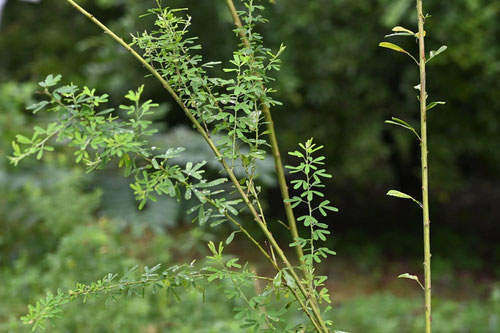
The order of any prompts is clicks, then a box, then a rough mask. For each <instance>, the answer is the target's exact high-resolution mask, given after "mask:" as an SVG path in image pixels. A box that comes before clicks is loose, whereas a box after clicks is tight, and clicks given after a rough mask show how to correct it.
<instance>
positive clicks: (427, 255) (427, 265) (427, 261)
mask: <svg viewBox="0 0 500 333" xmlns="http://www.w3.org/2000/svg"><path fill="white" fill-rule="evenodd" d="M417 14H418V41H419V68H420V126H421V129H420V132H421V134H420V136H421V139H422V140H421V145H420V148H421V159H422V205H423V207H422V209H423V224H424V274H425V282H424V286H425V332H426V333H431V245H430V222H431V221H430V219H429V178H428V177H429V176H428V163H427V154H428V151H427V91H426V75H425V74H426V73H425V61H426V59H425V43H424V38H425V30H424V23H425V22H424V21H425V17H424V14H423V10H422V0H417Z"/></svg>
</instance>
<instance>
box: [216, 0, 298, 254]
mask: <svg viewBox="0 0 500 333" xmlns="http://www.w3.org/2000/svg"><path fill="white" fill-rule="evenodd" d="M226 4H227V7H228V9H229V12H230V13H231V17H232V18H233V21H234V25H235V26H236V28H238V29H241V28H243V24H242V23H241V19H240V17H239V15H238V12H237V10H236V8H235V6H234V3H233V0H226ZM239 35H240V39H241V40H242V42H243V45H245V47H250V42H249V41H248V38H247V36H246V35H245V32H244V31H242V30H240V32H239ZM262 113H264V118H265V120H266V127H267V132H268V136H269V140H270V141H271V142H270V144H271V151H272V154H273V158H274V167H275V169H276V175H277V176H278V183H279V186H280V191H281V196H282V197H283V202H284V207H285V213H286V217H287V220H288V226H289V228H290V233H291V234H292V237H293V238H294V239H295V238H297V237H299V232H298V230H297V223H296V221H295V215H294V213H293V209H292V205H291V203H290V202H288V200H289V199H290V194H289V193H288V185H287V183H286V179H285V170H284V168H283V162H282V161H281V154H280V149H279V145H278V139H277V138H276V130H275V129H274V121H273V117H272V115H271V110H270V109H269V107H268V106H267V105H265V104H263V105H262ZM295 251H296V252H297V257H298V259H299V260H300V259H301V258H302V257H303V256H304V253H303V251H302V248H301V247H300V246H295Z"/></svg>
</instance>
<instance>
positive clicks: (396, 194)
mask: <svg viewBox="0 0 500 333" xmlns="http://www.w3.org/2000/svg"><path fill="white" fill-rule="evenodd" d="M386 195H389V196H391V197H397V198H401V199H410V200H413V201H414V202H415V203H417V204H418V205H419V206H420V207H422V203H421V202H420V201H417V200H415V199H413V197H412V196H411V195H408V194H406V193H403V192H400V191H396V190H390V191H389V192H387V194H386Z"/></svg>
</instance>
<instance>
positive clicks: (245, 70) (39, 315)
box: [10, 0, 336, 332]
mask: <svg viewBox="0 0 500 333" xmlns="http://www.w3.org/2000/svg"><path fill="white" fill-rule="evenodd" d="M67 2H68V3H70V4H71V5H73V6H74V7H75V8H76V9H77V10H78V11H79V12H81V13H82V14H84V15H85V16H87V17H88V18H89V19H90V20H92V21H93V22H94V23H95V24H97V25H98V26H99V27H100V28H101V29H103V30H104V32H105V33H107V34H109V35H110V36H111V37H112V38H113V39H114V40H115V41H117V42H118V43H120V44H121V45H122V46H123V47H125V48H126V49H127V50H128V51H129V52H130V53H131V54H132V55H133V56H134V57H135V58H136V59H137V60H138V61H139V62H140V63H141V64H142V65H143V66H144V67H145V68H146V69H148V70H149V71H150V72H151V74H152V75H153V77H154V78H156V79H157V80H158V81H159V82H160V83H161V84H162V86H163V87H164V88H165V90H166V91H167V92H168V93H169V94H170V95H171V96H172V97H173V99H174V100H175V102H176V103H177V104H178V106H179V107H180V109H181V110H182V111H183V112H184V114H185V115H186V116H187V118H188V119H189V120H190V121H191V123H192V125H193V127H194V128H195V129H196V130H197V131H198V133H199V134H200V135H201V136H202V137H203V139H204V140H205V142H206V144H207V145H208V146H209V147H210V149H211V150H212V152H213V153H214V155H215V159H216V160H217V161H218V162H219V163H220V166H221V170H220V171H221V173H223V174H224V176H225V177H222V178H216V179H207V178H206V176H205V174H204V173H205V170H204V166H205V164H206V163H207V162H206V161H204V162H200V163H192V162H187V163H186V164H185V165H180V164H179V163H175V160H174V158H175V157H177V156H178V155H179V154H181V153H182V151H183V150H184V149H183V148H182V147H161V148H158V147H156V146H153V145H152V144H151V143H150V137H151V136H152V135H153V134H154V133H155V129H154V128H153V127H152V122H151V121H150V120H148V117H149V116H151V115H152V113H153V110H154V109H155V108H156V107H158V105H157V104H155V103H153V102H152V101H151V100H147V101H145V102H143V101H142V100H141V96H142V94H143V91H144V86H141V87H139V88H138V89H137V90H136V91H129V92H128V93H127V94H126V95H125V98H126V99H127V100H128V104H127V105H120V107H119V110H114V109H112V108H105V107H103V106H104V105H105V104H106V103H107V102H108V95H107V94H102V95H99V94H96V90H95V89H91V88H88V87H86V86H84V87H83V88H79V87H78V86H76V85H74V84H69V85H63V86H58V84H59V82H60V80H61V76H60V75H56V76H54V75H49V76H48V77H47V78H46V79H45V80H44V81H42V82H40V86H41V87H42V89H43V94H44V95H45V96H46V97H47V100H43V101H41V102H39V103H37V104H35V105H33V106H31V107H30V108H29V109H30V110H32V111H33V112H34V113H37V112H39V111H41V110H46V111H47V112H49V113H51V114H53V118H54V121H52V122H50V123H49V124H48V125H47V126H46V127H40V126H35V127H34V132H33V134H32V135H30V136H25V135H21V134H18V135H17V137H16V141H14V142H13V143H12V147H13V150H14V153H13V156H11V157H10V161H11V163H12V164H14V165H17V164H18V163H19V162H20V161H21V160H23V159H24V158H26V157H28V156H31V155H35V156H36V157H37V159H41V158H42V157H43V156H44V154H45V153H46V152H50V151H53V150H54V144H53V143H52V142H54V141H55V143H56V144H57V143H58V142H64V143H67V144H68V145H69V146H71V147H74V148H75V152H74V155H75V162H76V163H83V164H84V165H85V166H86V168H87V171H89V172H90V171H94V170H97V169H102V168H104V167H105V166H106V165H108V164H109V163H110V162H112V161H113V160H118V166H119V167H120V168H123V169H124V175H125V176H126V177H128V176H131V177H133V178H134V180H135V182H134V183H133V184H131V188H132V190H133V191H134V194H135V196H136V199H137V200H138V201H139V202H140V204H139V209H142V208H144V207H145V205H146V204H148V202H149V201H156V200H157V197H158V196H160V195H168V196H170V197H174V198H177V199H178V200H181V199H182V198H184V199H185V200H190V199H191V198H196V199H197V200H198V204H196V205H195V206H193V207H192V208H191V209H189V210H188V212H187V213H188V214H192V213H196V215H195V218H194V220H196V221H197V222H198V223H199V224H200V225H205V224H210V225H211V226H217V225H219V224H221V223H230V224H232V225H233V226H234V227H235V228H236V231H234V232H233V233H231V235H230V236H229V237H228V238H227V239H226V243H227V244H230V243H231V242H232V241H233V239H234V237H235V235H236V234H237V233H241V234H243V235H245V236H246V237H247V238H248V239H249V240H250V241H251V242H252V243H253V244H254V245H255V246H256V247H257V249H258V250H259V251H260V253H261V254H262V255H263V256H264V258H265V259H266V260H267V261H268V262H269V264H270V265H271V266H272V267H273V268H274V269H275V270H276V272H277V274H276V275H275V276H274V278H271V277H265V276H259V275H257V274H254V273H252V272H250V270H249V269H248V267H247V265H244V266H241V265H240V264H239V263H237V258H233V259H229V260H226V259H225V258H224V257H223V253H222V251H223V245H222V243H220V244H219V245H218V246H217V247H216V246H215V245H214V244H213V243H209V249H210V251H211V252H212V256H210V257H208V258H207V259H208V260H207V264H206V266H205V267H202V268H196V267H195V266H194V265H193V263H191V264H189V265H180V266H173V267H170V268H168V269H166V270H164V271H162V272H161V273H160V271H159V269H160V265H155V266H154V267H153V268H149V267H148V266H145V267H144V270H143V273H141V274H138V273H136V269H137V267H135V268H133V269H130V270H127V271H126V272H125V274H124V275H123V276H122V277H121V278H120V279H117V275H116V274H112V273H109V274H107V275H106V276H105V277H104V278H103V279H101V280H98V281H97V282H94V283H90V284H78V285H77V286H76V287H75V288H74V289H72V290H69V291H68V292H62V291H58V292H57V293H56V294H55V295H54V294H50V293H49V294H48V295H47V297H46V298H45V299H42V300H40V301H38V302H36V303H35V304H34V305H32V306H30V307H29V313H28V314H27V315H26V316H24V317H23V321H24V322H25V323H27V324H30V325H32V327H33V329H37V328H43V327H44V324H45V321H46V320H51V319H53V318H55V317H57V316H58V315H59V313H60V312H61V311H62V309H61V306H62V305H63V304H66V303H67V302H69V301H73V300H76V299H83V300H86V299H87V298H89V297H93V296H96V295H102V294H104V295H107V298H108V299H109V300H114V299H115V298H116V296H118V295H127V296H132V295H142V294H144V290H145V289H147V288H148V289H151V290H152V292H153V293H155V292H157V291H159V290H160V289H165V290H167V293H168V294H169V295H172V296H173V297H174V298H176V299H177V298H179V296H178V295H177V292H176V290H177V289H179V288H184V289H196V290H200V291H202V292H204V287H205V285H204V283H202V282H201V281H206V282H211V281H214V280H229V281H230V282H231V285H232V290H231V291H230V292H228V294H227V296H228V298H230V299H231V298H234V297H239V298H240V299H242V300H243V301H244V303H245V304H246V307H245V308H236V309H235V310H236V311H237V314H236V318H237V319H242V320H244V324H243V325H242V327H249V328H253V329H254V330H262V329H264V330H269V331H277V330H279V331H293V330H296V329H299V328H300V327H302V326H303V325H302V324H300V325H298V326H297V325H296V324H292V323H288V322H286V321H285V320H284V319H283V318H281V316H282V315H283V314H284V313H285V312H287V311H288V310H289V309H290V308H292V307H291V304H293V303H295V302H296V303H297V304H298V306H299V308H300V309H301V311H302V312H303V313H304V314H305V315H306V317H307V318H308V319H309V324H308V325H307V326H306V327H305V329H306V330H307V329H314V330H316V331H318V332H329V326H331V325H332V323H331V321H328V320H326V319H325V313H326V312H327V311H328V310H330V309H331V307H330V306H326V308H325V309H322V303H323V302H327V303H329V302H330V299H329V296H328V290H327V289H326V288H325V287H324V282H325V280H326V277H324V276H316V275H315V268H314V263H320V262H321V258H322V257H323V258H326V257H327V255H328V254H335V253H334V252H333V251H331V250H330V249H328V248H326V247H317V246H316V245H315V242H317V241H319V240H321V241H324V240H326V236H327V235H328V234H329V231H328V230H327V227H328V226H327V224H325V223H321V222H319V221H318V220H317V218H316V217H315V216H314V214H315V212H316V211H318V212H320V213H321V215H323V216H324V217H325V216H326V215H327V211H336V208H334V207H332V206H330V202H329V201H328V200H323V201H321V203H319V204H317V205H314V201H315V199H316V198H318V197H323V193H322V192H321V191H319V189H320V188H321V187H323V186H324V185H323V184H322V182H321V178H330V177H331V176H330V175H329V174H327V173H326V171H325V170H324V169H319V166H320V165H322V164H323V162H322V161H323V160H324V157H323V156H318V157H313V156H312V154H313V153H315V152H316V151H318V150H319V149H321V148H322V147H317V146H316V145H315V144H313V143H312V139H311V140H308V141H307V142H306V143H305V145H301V147H302V149H303V150H304V153H300V152H294V153H292V155H294V156H297V157H300V158H302V159H303V161H302V162H301V163H300V165H298V166H296V167H293V166H291V167H290V166H289V168H290V169H292V172H301V173H303V174H304V176H305V180H294V182H293V183H294V184H295V186H294V187H295V189H299V188H302V190H303V192H302V193H301V195H300V196H296V197H293V198H291V199H290V198H289V196H288V190H287V184H286V182H285V178H284V170H283V167H282V163H281V159H280V152H279V148H278V146H277V139H276V134H275V131H274V127H273V122H272V117H271V112H270V107H271V106H273V105H278V104H280V103H279V102H278V101H276V100H274V99H273V98H272V97H271V96H270V94H271V93H272V92H273V90H272V89H271V88H269V87H268V84H269V83H270V82H271V81H272V80H273V79H272V77H271V76H270V75H269V74H268V73H269V72H270V71H273V70H279V68H280V65H279V64H280V60H279V56H280V55H281V54H282V53H283V51H284V50H285V47H284V46H281V47H280V49H279V50H278V51H277V52H276V53H272V52H271V50H269V49H267V48H265V47H264V46H263V44H262V37H261V35H260V34H259V33H257V32H256V30H255V26H256V25H257V24H259V23H263V22H265V19H263V18H262V16H261V15H260V13H259V11H261V10H262V9H263V7H262V6H259V5H255V4H254V1H253V0H248V1H244V4H245V6H246V9H247V10H246V11H245V12H238V11H236V9H235V7H234V4H233V3H232V1H227V5H228V8H229V10H230V12H231V14H232V16H233V18H234V21H235V24H236V29H235V30H234V31H235V32H236V34H237V35H238V36H239V37H240V41H241V44H240V48H239V49H238V50H237V51H235V52H234V53H233V57H232V60H230V64H231V65H230V67H227V68H224V72H226V73H228V74H227V75H231V78H217V77H211V76H209V74H208V73H207V72H208V71H209V70H210V69H211V68H212V67H213V66H217V65H219V62H208V63H203V62H202V57H201V56H200V55H199V54H198V53H197V50H199V49H200V48H201V47H200V46H199V45H197V44H195V38H193V37H189V35H188V28H189V25H190V20H191V18H190V17H189V16H187V15H183V10H179V9H170V8H164V7H163V6H162V4H161V2H160V1H157V5H158V6H157V7H156V8H154V9H151V10H150V11H149V13H148V14H149V15H151V16H153V17H154V18H155V27H156V28H155V29H156V30H154V31H152V32H144V33H142V34H140V35H139V34H138V35H137V36H133V41H132V43H130V44H127V43H125V42H124V41H123V39H121V38H120V37H118V36H117V35H116V34H114V33H113V32H112V31H111V30H110V29H109V28H107V27H106V26H105V25H104V24H102V23H101V22H100V21H98V20H97V19H96V18H95V17H94V16H93V15H92V14H90V13H88V12H86V11H85V10H84V9H83V8H82V7H80V6H79V5H78V4H77V3H76V2H74V1H72V0H67ZM240 15H242V20H241V19H240ZM242 21H243V22H244V24H243V23H242ZM134 46H137V47H138V48H139V49H141V50H142V53H143V54H142V55H140V54H139V53H138V52H137V51H135V50H134V49H133V47H134ZM262 115H264V116H262ZM263 127H265V129H263ZM216 134H218V135H219V137H220V138H221V139H220V140H217V141H215V140H214V138H215V137H216V136H215V135H216ZM266 134H267V135H269V139H270V141H269V142H268V141H267V140H266V139H265V135H266ZM266 146H270V147H271V150H272V152H273V156H274V159H275V165H276V171H277V174H278V181H279V183H280V188H281V192H282V195H283V197H284V206H285V211H286V213H287V218H288V222H289V223H288V226H287V228H288V229H289V230H290V232H291V235H292V237H293V238H294V242H293V243H292V244H290V246H291V247H294V248H295V249H296V253H297V255H298V260H299V265H298V266H297V265H294V264H293V263H292V260H290V259H289V258H288V256H287V254H286V253H285V250H284V249H283V248H282V247H281V246H280V245H279V244H278V242H277V241H276V239H275V238H274V236H273V235H272V233H271V232H270V230H269V228H268V223H270V222H271V221H267V220H266V217H265V214H264V211H263V208H262V204H261V202H260V197H259V194H260V186H259V185H258V168H257V162H258V161H259V160H262V159H263V158H264V156H265V154H266V152H265V150H264V148H265V147H266ZM237 174H242V175H243V176H237ZM227 183H229V184H230V185H229V186H228V185H227ZM299 204H305V205H306V206H307V208H308V214H307V215H304V216H301V217H300V218H299V219H297V220H298V221H303V223H304V225H305V226H306V227H308V228H309V230H310V235H309V237H300V236H299V234H298V231H297V227H296V224H295V217H294V214H293V211H292V207H293V206H297V205H299ZM244 210H245V211H247V212H248V213H249V214H250V216H251V218H252V220H253V221H254V222H255V223H256V224H257V225H258V227H259V228H260V230H261V231H262V234H263V236H264V237H265V239H266V241H267V242H268V243H269V244H270V245H271V247H270V250H269V251H266V250H265V249H264V247H263V246H262V245H261V244H260V243H259V242H258V241H257V240H256V237H254V236H253V235H252V234H251V233H250V232H249V231H248V230H247V228H245V227H244V224H243V222H242V221H241V218H240V212H241V211H244ZM304 252H306V253H307V254H305V255H304V254H303V253H304ZM252 280H259V281H264V282H267V284H266V287H265V288H264V289H263V291H262V292H258V293H257V295H255V296H252V297H250V296H248V293H249V292H251V291H253V293H255V291H256V290H251V289H252V288H251V287H252V286H253V284H252V282H251V281H252ZM282 295H284V298H285V299H290V298H291V299H290V300H287V301H286V302H285V304H282V305H281V306H280V307H278V308H277V309H278V310H275V311H273V310H270V309H269V308H266V305H268V304H269V303H270V302H271V300H273V299H275V298H280V297H281V296H282Z"/></svg>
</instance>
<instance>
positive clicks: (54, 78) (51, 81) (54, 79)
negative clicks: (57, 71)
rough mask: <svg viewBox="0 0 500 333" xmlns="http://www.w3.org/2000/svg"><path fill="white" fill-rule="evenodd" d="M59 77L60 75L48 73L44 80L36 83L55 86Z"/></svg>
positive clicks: (42, 85) (45, 86) (46, 86)
mask: <svg viewBox="0 0 500 333" xmlns="http://www.w3.org/2000/svg"><path fill="white" fill-rule="evenodd" d="M61 77H62V76H61V75H56V76H54V75H52V74H49V75H48V76H47V77H46V78H45V81H42V82H39V83H38V84H39V85H40V86H41V87H44V88H48V87H52V86H55V85H56V84H57V82H59V81H60V80H61Z"/></svg>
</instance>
